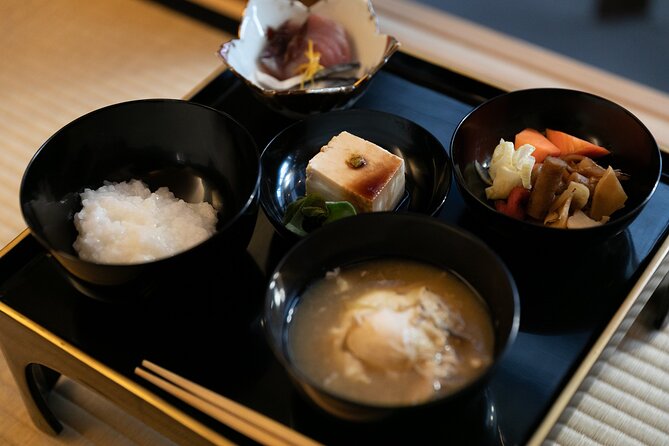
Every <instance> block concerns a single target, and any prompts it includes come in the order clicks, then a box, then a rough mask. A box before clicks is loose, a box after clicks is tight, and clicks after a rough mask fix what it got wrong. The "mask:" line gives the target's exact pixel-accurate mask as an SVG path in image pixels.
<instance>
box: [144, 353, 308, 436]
mask: <svg viewBox="0 0 669 446" xmlns="http://www.w3.org/2000/svg"><path fill="white" fill-rule="evenodd" d="M142 367H143V368H142ZM135 374H136V375H138V376H140V377H142V378H144V379H145V380H147V381H149V382H150V383H152V384H154V385H156V386H157V387H160V388H161V389H163V390H164V391H166V392H167V393H169V394H170V395H172V396H175V397H177V398H179V399H180V400H181V401H183V402H185V403H187V404H190V405H191V406H193V407H195V408H196V409H198V410H200V411H202V412H204V413H205V414H207V415H209V416H210V417H212V418H214V419H216V420H218V421H220V422H221V423H223V424H225V425H226V426H228V427H230V428H232V429H234V430H236V431H237V432H239V433H241V434H243V435H245V436H247V437H248V438H250V439H252V440H254V441H257V442H258V443H261V444H266V445H277V446H279V445H294V446H314V445H318V444H319V443H317V442H315V441H314V440H312V439H310V438H308V437H305V436H304V435H302V434H300V433H298V432H296V431H294V430H292V429H290V428H289V427H287V426H284V425H283V424H281V423H278V422H276V421H274V420H272V419H271V418H268V417H266V416H265V415H262V414H260V413H258V412H256V411H254V410H252V409H249V408H248V407H246V406H243V405H241V404H239V403H236V402H235V401H232V400H230V399H228V398H225V397H224V396H222V395H219V394H217V393H215V392H212V391H211V390H209V389H207V388H205V387H202V386H201V385H199V384H196V383H194V382H192V381H189V380H187V379H186V378H183V377H181V376H179V375H177V374H176V373H174V372H170V371H169V370H166V369H164V368H162V367H160V366H158V365H156V364H153V363H152V362H150V361H147V360H143V361H142V365H141V366H140V367H136V368H135Z"/></svg>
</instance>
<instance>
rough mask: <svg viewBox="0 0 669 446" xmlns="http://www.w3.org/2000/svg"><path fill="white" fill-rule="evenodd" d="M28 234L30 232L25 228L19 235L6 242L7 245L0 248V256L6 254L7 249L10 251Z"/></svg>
mask: <svg viewBox="0 0 669 446" xmlns="http://www.w3.org/2000/svg"><path fill="white" fill-rule="evenodd" d="M29 234H30V230H29V229H28V228H26V229H24V230H23V231H22V232H21V233H20V234H19V235H17V236H16V237H14V240H12V241H11V242H9V243H7V245H6V246H5V247H4V248H0V258H2V257H4V256H5V255H6V254H8V253H9V251H11V250H12V249H13V248H14V247H15V246H16V245H18V244H19V243H21V242H22V241H23V239H24V238H26V237H28V235H29Z"/></svg>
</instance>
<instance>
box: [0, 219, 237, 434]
mask: <svg viewBox="0 0 669 446" xmlns="http://www.w3.org/2000/svg"><path fill="white" fill-rule="evenodd" d="M26 232H28V231H24V232H23V233H22V234H21V236H20V237H17V239H18V238H22V237H24V236H25V234H26ZM11 245H12V243H10V244H9V245H8V246H11ZM0 254H4V250H3V252H2V253H0ZM0 312H2V313H4V314H6V315H7V316H9V317H11V318H12V319H14V320H15V321H16V322H17V323H19V324H21V325H23V326H24V327H26V328H27V329H28V330H30V331H32V332H33V333H35V334H37V335H39V336H41V337H42V338H43V339H45V340H46V341H47V342H49V343H51V344H53V345H54V346H55V347H56V348H58V349H60V350H62V351H64V352H65V353H67V354H69V355H71V356H73V357H74V358H76V359H77V360H78V361H80V362H81V363H83V364H85V365H87V366H88V367H90V368H92V369H93V370H95V371H96V372H98V373H100V374H101V375H103V376H104V377H105V378H107V379H109V380H110V381H112V382H114V383H115V384H117V385H119V386H120V387H122V388H124V389H125V390H127V391H128V392H130V393H132V394H133V395H136V396H137V397H139V398H141V399H142V400H143V401H144V402H146V403H147V404H150V405H152V406H153V407H155V408H156V409H158V410H160V411H161V412H163V413H164V414H165V415H167V416H168V417H170V418H172V419H173V420H175V421H176V422H178V423H181V424H182V425H183V426H185V427H186V428H188V429H190V430H191V431H192V432H194V433H196V434H197V435H200V436H201V437H202V438H204V439H206V440H207V441H209V442H211V443H213V444H218V445H233V444H234V443H232V442H230V440H228V439H226V438H225V437H223V436H221V435H220V434H219V433H217V432H216V431H214V430H212V429H210V428H208V427H207V426H205V425H203V424H202V423H200V422H198V421H196V420H195V419H193V418H191V417H189V416H188V415H186V414H185V413H183V412H181V411H180V410H178V409H176V408H175V407H174V406H172V405H170V404H168V403H167V402H166V401H164V400H163V399H161V398H159V397H158V396H156V395H155V394H154V393H152V392H149V391H148V390H146V389H145V388H143V387H142V386H140V385H139V384H137V383H135V382H133V381H131V380H129V379H128V378H126V377H124V376H123V375H121V374H119V373H117V372H115V371H114V370H113V369H111V368H109V367H107V366H106V365H104V364H102V363H101V362H99V361H97V360H95V359H93V358H92V357H90V356H88V355H87V354H85V353H84V352H82V351H81V350H79V349H78V348H76V347H75V346H73V345H72V344H69V343H68V342H67V341H65V340H64V339H62V338H60V337H58V336H56V335H54V334H53V333H51V332H50V331H49V330H47V329H46V328H44V327H42V326H41V325H39V324H37V323H35V322H33V321H32V320H30V319H28V318H26V317H25V316H23V315H22V314H20V313H19V312H17V311H15V310H14V309H13V308H11V307H10V306H8V305H6V304H5V303H4V302H1V301H0Z"/></svg>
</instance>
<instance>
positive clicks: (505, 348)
mask: <svg viewBox="0 0 669 446" xmlns="http://www.w3.org/2000/svg"><path fill="white" fill-rule="evenodd" d="M387 218H393V219H403V220H405V226H409V225H433V226H437V227H439V228H440V230H442V231H447V232H450V233H451V234H452V235H454V236H455V237H461V238H463V239H466V240H467V241H468V242H469V243H472V244H475V245H478V246H479V247H480V248H481V249H483V250H485V251H487V252H488V254H489V255H490V256H491V257H490V258H491V259H493V261H495V262H496V263H497V265H498V266H499V267H500V270H501V271H502V272H503V274H504V276H505V277H506V278H507V279H508V280H507V282H508V285H509V290H510V291H511V296H512V301H513V318H512V321H511V325H510V329H509V335H508V337H507V339H506V342H505V343H504V345H502V347H501V348H500V350H499V352H498V353H497V354H496V355H495V356H494V357H493V362H492V363H491V364H490V365H489V366H488V367H487V368H486V370H484V371H483V372H482V373H481V374H480V375H478V376H477V377H476V378H475V379H473V380H471V381H469V382H468V383H467V384H466V385H464V386H462V387H460V388H458V389H457V390H455V391H454V392H451V393H446V394H444V395H441V396H439V397H437V398H432V399H429V400H427V401H423V402H420V403H417V404H401V405H391V404H378V403H366V402H364V401H359V400H354V399H350V398H347V397H346V396H345V395H340V394H338V393H336V392H332V391H330V390H328V389H325V388H324V387H323V385H322V384H320V383H317V382H316V381H315V380H313V379H312V378H311V377H309V376H308V375H307V374H305V373H303V372H302V371H301V370H300V369H299V368H298V367H296V366H295V365H293V364H292V363H291V362H290V361H289V359H288V358H287V355H286V354H284V348H285V347H284V345H283V344H284V342H285V340H284V339H276V338H275V337H274V336H273V334H272V330H271V329H270V327H269V325H270V324H269V323H268V317H267V316H268V314H270V313H271V305H272V296H271V286H272V284H273V282H274V281H275V280H276V278H277V277H278V275H279V273H280V271H281V269H282V268H283V267H284V266H285V264H286V263H287V262H288V261H289V260H290V259H291V258H292V257H293V256H294V255H295V253H296V252H298V251H299V250H301V249H303V246H305V245H307V244H309V243H316V241H317V238H318V237H326V236H327V234H328V231H330V232H332V231H338V230H339V229H338V227H339V226H345V225H351V224H356V223H355V222H353V219H342V220H337V221H334V222H332V223H330V224H329V225H327V226H326V227H327V228H330V229H327V230H325V232H322V231H321V230H319V231H318V234H319V235H318V236H317V237H313V236H312V235H309V236H307V237H304V238H303V239H302V240H300V241H299V242H298V243H296V244H295V245H293V246H292V247H291V248H290V249H289V250H288V251H287V252H286V254H284V256H283V257H282V258H281V260H280V261H279V263H278V264H277V266H276V267H275V268H274V270H273V271H272V273H271V274H270V275H269V276H268V277H269V282H268V284H267V286H266V289H265V301H264V304H263V314H262V326H263V331H264V332H265V339H266V340H267V343H268V344H269V347H270V349H271V350H272V353H273V354H274V357H275V358H276V359H277V360H278V361H279V363H280V364H281V365H282V367H283V368H284V369H285V370H286V372H287V373H289V374H290V375H295V376H299V379H300V381H301V382H304V383H306V385H308V386H310V387H312V388H314V389H316V390H317V391H318V392H321V393H323V394H324V395H327V396H328V397H330V398H333V399H334V400H336V401H342V402H344V403H346V404H353V405H356V406H358V407H363V408H367V409H370V410H379V411H388V410H389V411H404V410H412V409H416V408H422V407H431V406H433V405H438V404H440V403H443V402H444V401H445V400H449V399H456V398H457V397H459V396H461V395H464V394H466V393H467V392H469V391H471V390H472V389H475V388H476V387H477V386H478V385H480V384H481V383H484V382H486V381H487V380H488V378H489V376H490V375H491V374H492V372H493V371H494V370H495V369H496V368H497V367H498V366H499V363H500V362H502V360H503V359H504V357H505V356H507V354H508V352H509V350H510V349H511V347H512V346H513V344H514V343H515V341H516V338H517V337H518V332H519V330H520V317H521V308H520V295H519V291H518V286H517V285H516V282H515V279H514V277H513V275H512V274H511V271H510V270H509V268H508V266H507V265H506V263H504V261H503V260H502V258H501V257H500V256H499V254H497V252H495V251H494V250H493V249H492V248H491V247H490V246H489V245H488V244H487V243H485V242H484V241H483V240H482V239H480V238H479V237H477V236H476V235H474V234H473V233H472V232H470V231H468V230H466V229H464V228H462V227H460V226H457V225H453V224H450V223H448V222H446V221H443V220H440V219H438V218H435V217H431V216H428V215H424V214H419V213H414V212H405V213H401V214H398V213H395V212H387V211H386V212H371V213H367V214H362V215H360V216H359V219H358V220H356V221H357V222H360V221H361V220H360V219H368V220H380V222H382V221H383V220H384V219H387ZM314 239H315V240H314ZM363 254H364V253H363ZM362 257H364V255H362ZM456 273H457V272H456ZM316 279H317V278H314V277H310V278H307V279H306V280H304V283H302V284H301V286H300V288H301V290H302V291H303V290H304V289H305V288H306V287H307V286H308V285H309V284H310V283H312V282H313V281H314V280H316ZM460 280H464V279H463V278H460ZM465 282H466V283H467V284H468V285H469V286H470V287H472V288H474V290H475V291H476V293H477V294H480V293H479V291H478V290H477V289H476V288H475V287H474V286H473V285H472V284H471V283H469V282H467V281H465ZM484 301H485V303H486V305H487V306H488V307H489V308H490V304H489V303H488V301H487V300H485V299H484ZM489 311H491V310H489ZM491 312H492V311H491ZM492 323H493V328H494V320H493V321H492ZM281 336H282V337H285V330H284V331H283V332H282V333H281ZM495 341H497V340H496V339H495ZM300 385H301V384H300Z"/></svg>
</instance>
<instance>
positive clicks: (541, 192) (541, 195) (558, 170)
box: [527, 156, 567, 221]
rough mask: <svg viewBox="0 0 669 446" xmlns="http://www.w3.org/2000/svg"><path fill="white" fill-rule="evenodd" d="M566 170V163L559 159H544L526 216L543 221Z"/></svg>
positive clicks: (549, 157) (548, 157) (550, 157)
mask: <svg viewBox="0 0 669 446" xmlns="http://www.w3.org/2000/svg"><path fill="white" fill-rule="evenodd" d="M566 168H567V163H565V162H564V161H562V160H561V159H560V158H555V157H552V156H547V157H546V159H545V160H544V162H543V167H542V168H541V170H540V171H539V175H538V176H537V181H536V183H535V184H534V189H533V190H532V193H531V194H530V199H529V202H528V203H527V215H529V216H530V217H532V218H534V219H536V220H542V221H543V220H544V218H545V217H546V214H547V213H548V209H549V208H550V206H551V204H552V203H553V200H554V199H555V194H556V193H557V192H558V189H559V187H560V183H561V182H562V174H563V172H564V171H565V169H566Z"/></svg>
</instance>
